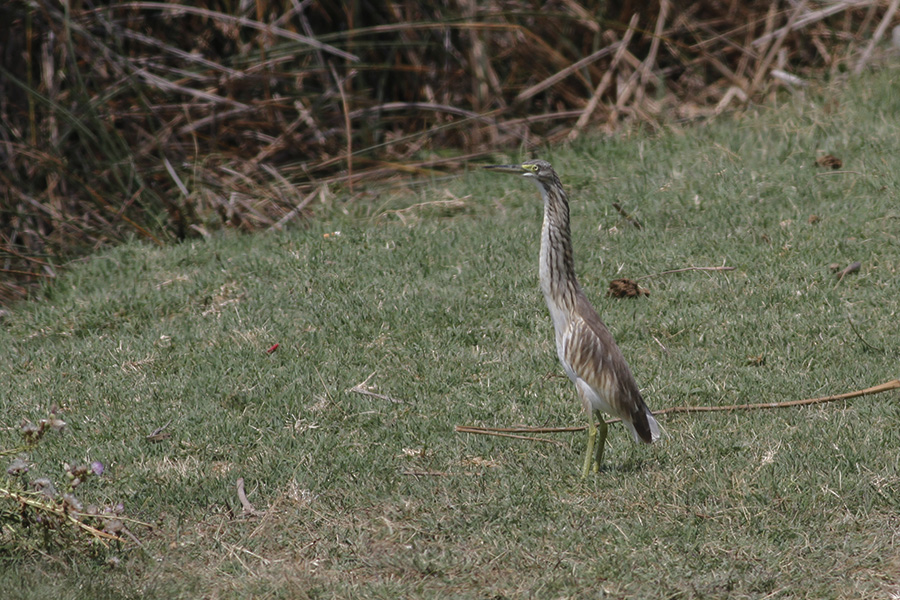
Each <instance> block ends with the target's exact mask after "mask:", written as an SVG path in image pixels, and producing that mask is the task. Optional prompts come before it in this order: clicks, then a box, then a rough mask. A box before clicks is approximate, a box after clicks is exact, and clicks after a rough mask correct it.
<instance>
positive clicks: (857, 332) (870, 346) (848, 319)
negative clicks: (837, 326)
mask: <svg viewBox="0 0 900 600" xmlns="http://www.w3.org/2000/svg"><path fill="white" fill-rule="evenodd" d="M847 322H848V323H850V329H852V330H853V333H855V334H856V337H858V338H859V341H861V342H862V343H863V344H865V345H866V346H868V347H869V348H871V349H872V350H877V351H878V352H884V348H878V347H877V346H873V345H872V344H870V343H869V342H867V341H866V340H865V339H864V338H863V336H862V335H860V333H859V331H857V330H856V325H854V323H853V319H851V318H850V315H847Z"/></svg>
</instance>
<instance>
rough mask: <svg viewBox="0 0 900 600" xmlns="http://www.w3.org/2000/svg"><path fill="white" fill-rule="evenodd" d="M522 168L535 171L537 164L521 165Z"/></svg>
mask: <svg viewBox="0 0 900 600" xmlns="http://www.w3.org/2000/svg"><path fill="white" fill-rule="evenodd" d="M522 168H523V169H526V170H528V171H531V172H532V173H537V170H538V166H537V165H522Z"/></svg>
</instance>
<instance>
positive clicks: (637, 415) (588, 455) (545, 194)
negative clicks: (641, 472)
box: [485, 159, 660, 477]
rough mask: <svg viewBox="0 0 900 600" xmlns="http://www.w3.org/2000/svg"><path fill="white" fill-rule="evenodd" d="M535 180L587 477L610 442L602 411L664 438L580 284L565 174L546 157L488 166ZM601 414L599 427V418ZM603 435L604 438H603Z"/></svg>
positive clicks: (544, 257) (550, 289) (548, 294)
mask: <svg viewBox="0 0 900 600" xmlns="http://www.w3.org/2000/svg"><path fill="white" fill-rule="evenodd" d="M485 169H490V170H492V171H497V172H500V173H513V174H516V175H522V176H523V177H525V178H527V179H530V180H531V181H533V182H534V183H535V185H537V187H538V189H539V190H540V191H541V197H542V198H543V200H544V225H543V229H542V231H541V258H540V278H541V290H542V291H543V292H544V299H545V300H546V301H547V308H548V309H550V318H551V320H552V321H553V329H554V330H555V331H556V353H557V355H558V356H559V360H560V362H561V363H562V366H563V368H564V369H565V370H566V374H567V375H568V376H569V379H571V380H572V383H574V384H575V389H576V390H578V395H579V396H580V397H581V401H582V404H583V405H584V410H585V412H586V413H587V415H588V419H589V425H588V440H587V449H586V451H585V456H584V469H583V470H582V475H581V476H582V477H587V475H588V473H590V472H591V470H592V469H593V471H594V472H597V471H598V470H599V468H600V461H601V460H602V459H603V450H604V447H605V446H606V433H607V425H606V421H605V420H604V417H603V414H602V413H607V414H609V415H612V416H614V417H618V418H620V419H622V422H623V423H625V425H626V426H628V428H629V429H630V430H631V433H632V435H634V440H635V441H636V442H644V443H645V444H651V443H653V442H655V441H656V440H658V439H659V435H660V433H659V424H658V423H657V422H656V419H655V418H653V414H652V413H651V412H650V409H649V408H647V405H646V404H644V399H643V398H642V397H641V392H640V390H638V387H637V383H636V382H635V381H634V376H633V375H632V374H631V369H630V368H629V367H628V363H627V362H625V357H624V356H622V351H621V350H619V347H618V346H617V345H616V342H615V340H614V339H613V336H612V334H611V333H610V332H609V330H608V329H607V328H606V325H604V324H603V321H601V320H600V316H599V315H598V314H597V311H595V310H594V307H592V306H591V304H590V302H588V299H587V297H586V296H585V295H584V292H583V291H582V290H581V286H580V285H578V280H577V279H576V277H575V262H574V260H573V258H572V236H571V233H570V231H569V201H568V198H567V196H566V192H565V191H564V190H563V186H562V183H560V181H559V176H558V175H557V174H556V171H554V170H553V167H552V166H551V165H550V163H548V162H547V161H545V160H539V159H538V160H529V161H526V162H524V163H522V164H520V165H491V166H487V167H485ZM595 417H599V420H600V424H599V427H598V426H596V425H594V418H595ZM598 433H599V439H598Z"/></svg>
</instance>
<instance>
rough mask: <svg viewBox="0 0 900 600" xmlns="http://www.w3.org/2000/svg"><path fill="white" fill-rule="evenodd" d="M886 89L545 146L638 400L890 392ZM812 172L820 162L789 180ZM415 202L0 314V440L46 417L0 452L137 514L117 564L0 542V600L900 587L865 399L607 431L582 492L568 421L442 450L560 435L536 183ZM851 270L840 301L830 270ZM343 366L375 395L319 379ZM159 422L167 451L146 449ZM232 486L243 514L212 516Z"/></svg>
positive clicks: (439, 191)
mask: <svg viewBox="0 0 900 600" xmlns="http://www.w3.org/2000/svg"><path fill="white" fill-rule="evenodd" d="M897 75H898V73H897V71H892V72H891V71H889V72H885V73H882V74H878V75H874V76H870V77H868V78H866V79H865V80H863V81H862V82H861V83H859V84H857V85H854V86H853V88H852V89H851V90H849V91H844V92H840V93H838V92H834V91H829V90H825V91H823V92H821V93H820V94H819V93H817V94H814V95H810V96H807V97H805V98H802V99H799V100H797V101H794V102H788V103H786V104H785V105H783V106H778V107H769V108H766V109H759V110H758V111H755V112H751V113H748V114H746V115H743V116H741V117H739V118H736V119H735V121H734V122H723V123H720V124H715V125H710V126H705V127H696V128H693V129H689V130H686V131H673V132H667V133H665V134H661V135H658V136H648V135H643V134H635V135H633V136H631V137H623V138H620V139H608V140H602V139H596V140H593V141H586V142H584V143H582V144H581V145H579V146H578V147H576V148H574V149H571V150H563V149H560V150H558V151H554V152H551V153H550V154H549V155H548V154H545V155H544V157H545V158H548V159H550V160H551V161H552V162H554V164H555V166H556V167H557V170H558V171H559V172H560V173H561V176H562V178H563V181H564V182H565V183H566V184H567V186H568V188H569V190H570V196H571V200H572V217H573V238H574V245H575V255H576V269H577V271H578V273H579V274H580V277H581V281H582V284H583V286H584V287H585V289H586V291H587V293H588V295H589V297H590V298H591V299H592V301H593V302H594V303H595V306H596V307H597V308H598V310H599V312H600V313H601V315H602V316H603V317H604V319H605V320H606V322H607V324H608V325H609V326H610V328H611V330H612V331H613V333H614V334H615V335H616V337H617V339H618V341H619V344H620V346H622V348H623V351H624V353H625V355H626V357H627V358H628V360H629V362H630V363H631V366H632V368H633V370H634V372H635V375H636V377H637V379H638V382H639V384H640V385H641V387H642V389H643V390H644V392H645V397H646V398H647V401H648V403H649V404H650V406H651V407H652V408H654V409H662V408H666V407H671V406H686V405H724V404H734V403H743V402H775V401H784V400H796V399H801V398H807V397H812V396H819V395H827V394H832V393H840V392H846V391H851V390H855V389H859V388H864V387H868V386H870V385H875V384H878V383H882V382H885V381H888V380H890V379H893V378H896V377H898V375H900V370H898V366H897V365H898V354H900V352H898V346H897V340H898V339H900V338H898V334H900V331H898V329H900V326H898V323H900V318H898V313H900V293H898V292H900V284H898V281H900V279H898V275H900V273H898V269H900V208H898V203H897V199H898V192H900V185H898V178H900V98H898V96H897V95H896V92H895V88H896V85H895V84H894V81H896V78H897ZM824 152H831V153H834V154H836V155H838V156H840V157H841V158H842V159H843V161H844V167H843V169H842V171H843V172H841V173H835V172H831V171H827V172H826V171H824V170H822V169H821V168H818V167H816V166H814V159H815V157H816V155H817V153H824ZM513 158H518V157H513ZM445 188H448V189H449V190H450V192H451V193H452V194H454V195H455V196H457V197H460V198H463V199H464V201H465V203H466V207H465V209H464V210H463V211H462V212H459V213H456V214H453V215H450V214H447V213H442V212H441V211H430V210H428V209H427V208H419V209H415V210H410V211H407V212H405V213H402V215H403V219H402V220H401V219H400V218H399V217H398V216H397V215H396V213H390V212H388V213H387V214H385V215H383V216H381V217H378V218H376V217H374V212H381V211H385V210H388V209H396V208H402V206H405V205H408V204H410V203H411V202H410V201H409V199H408V198H407V199H406V200H395V199H393V198H387V199H385V200H383V201H380V204H378V205H377V210H373V217H372V218H361V217H359V216H357V217H346V216H338V215H340V214H341V210H340V209H341V208H345V209H346V210H347V211H349V212H351V213H352V212H354V211H356V212H359V209H358V208H357V207H354V206H345V207H342V206H340V202H338V206H336V207H334V210H333V211H332V213H329V215H325V216H323V217H322V218H321V219H319V220H317V221H316V222H315V223H313V224H312V226H311V227H310V228H309V229H308V230H304V231H295V232H292V233H289V234H278V235H254V236H236V235H229V236H224V237H218V238H215V239H213V240H210V241H206V242H193V243H185V244H183V245H180V246H176V247H172V248H167V249H163V250H160V249H155V248H149V247H146V246H143V245H139V244H132V245H126V246H123V247H120V248H118V249H116V250H113V251H110V252H107V253H104V254H102V255H99V256H96V257H94V258H92V259H91V260H90V261H89V262H87V263H86V264H84V265H83V266H80V267H78V268H74V269H72V270H71V271H70V272H68V273H67V275H66V276H65V277H64V278H62V279H61V280H59V281H57V282H56V283H54V284H53V286H52V287H49V288H47V289H46V290H45V292H44V293H43V296H42V297H41V298H40V299H38V300H36V301H34V302H32V303H29V304H22V305H19V306H17V307H15V309H14V310H13V311H12V312H11V314H9V315H7V316H5V317H3V319H2V321H0V323H2V325H0V347H2V348H4V349H5V350H4V351H3V352H2V353H0V372H2V373H3V374H4V375H3V377H2V378H0V408H2V412H0V414H2V420H3V425H4V430H3V432H2V433H0V442H2V446H0V447H11V446H15V445H17V444H18V439H17V434H16V433H15V429H16V427H17V426H18V424H19V422H20V421H21V420H22V419H23V418H26V417H27V418H30V419H32V420H35V419H38V418H41V417H42V416H45V415H46V413H47V411H48V409H49V407H50V406H51V405H54V404H56V405H58V406H60V407H61V412H60V415H61V417H62V418H63V419H64V420H66V421H67V422H68V423H69V427H68V430H67V431H66V432H64V433H63V434H57V435H53V434H48V437H47V438H46V439H45V440H44V442H43V443H42V444H41V446H39V447H38V448H37V449H35V450H34V451H32V452H29V453H27V455H26V456H27V458H28V459H29V461H30V462H31V463H32V469H31V472H30V473H29V476H32V475H34V476H37V474H46V475H49V476H53V477H57V476H59V475H60V474H61V473H62V468H61V466H60V465H61V463H62V462H63V461H73V460H101V461H103V462H104V463H105V464H106V465H107V472H106V473H105V474H104V475H103V476H102V477H100V478H97V479H94V480H92V481H89V482H88V483H86V484H85V490H84V492H83V493H84V495H85V496H93V497H94V498H96V499H97V501H100V502H119V501H121V502H123V503H124V504H125V507H126V511H127V513H128V514H129V515H130V516H133V517H136V518H139V519H141V520H143V521H147V522H150V523H153V524H154V528H153V529H152V530H146V529H144V528H141V527H139V526H135V527H133V528H132V530H133V532H134V533H135V535H136V536H137V537H138V538H139V539H140V540H141V542H142V544H143V547H142V548H140V549H138V548H135V547H133V546H128V547H123V548H112V549H110V550H109V551H99V552H97V553H93V554H92V553H87V554H84V553H81V552H77V551H76V550H74V549H69V550H67V549H66V548H62V549H59V548H57V549H53V550H51V551H47V552H44V553H37V552H23V551H21V550H17V546H16V544H15V540H10V539H9V534H8V533H6V534H5V536H4V537H2V538H0V541H2V542H3V544H2V545H0V590H3V596H4V597H10V598H46V597H55V598H132V597H145V598H201V597H202V598H251V597H253V598H331V597H376V598H398V597H422V598H447V597H459V598H514V597H515V598H518V597H534V598H596V597H613V598H624V597H639V598H723V597H733V598H816V599H820V598H889V597H892V596H891V595H892V594H894V595H896V594H898V593H900V583H898V582H900V559H898V556H900V552H898V548H897V532H898V528H900V430H898V424H900V402H898V394H897V393H896V392H891V393H888V394H884V395H880V396H871V397H865V398H860V399H856V400H853V401H849V402H837V403H828V404H823V405H818V406H814V407H806V408H792V409H781V410H774V411H759V412H729V413H716V414H686V415H680V416H671V417H668V418H666V417H661V422H662V424H663V426H664V427H665V429H666V430H667V433H668V436H667V438H666V439H665V441H664V443H662V444H658V445H654V446H652V447H645V446H636V445H634V444H633V442H632V441H631V440H630V437H629V436H627V435H626V434H625V432H624V431H623V430H622V429H621V428H619V427H618V426H615V425H614V426H612V427H611V431H610V442H609V444H610V445H609V447H608V449H607V453H606V470H605V471H604V472H602V473H601V474H599V475H597V476H595V477H592V478H591V479H589V480H587V481H585V482H582V481H580V479H579V472H580V464H581V463H580V459H581V452H582V450H583V443H584V439H583V435H584V434H582V433H577V434H564V435H557V436H556V437H555V439H557V440H559V441H560V442H562V444H561V445H553V444H546V443H538V442H528V441H517V440H509V439H501V438H494V437H487V436H474V435H463V434H458V433H455V432H454V426H455V425H466V424H484V425H492V426H508V425H515V424H528V425H546V426H568V425H576V424H578V425H581V424H584V422H585V417H584V416H583V415H582V414H581V410H580V403H579V402H578V401H577V399H576V396H575V392H574V389H573V387H572V386H571V384H570V383H569V382H568V380H567V379H565V377H564V376H562V371H561V368H560V367H559V366H558V363H557V360H556V356H555V350H554V348H553V342H552V332H551V325H550V321H549V318H548V316H547V314H546V309H545V307H544V305H543V299H542V298H541V296H540V292H539V290H538V285H537V251H538V231H539V228H540V218H541V206H540V201H539V198H538V195H537V192H536V190H535V189H534V188H533V186H531V185H529V184H528V183H527V182H525V181H522V180H516V179H513V178H511V177H508V176H498V175H495V174H491V173H485V172H480V171H477V170H475V169H474V166H473V170H472V172H471V173H469V174H467V175H466V176H465V177H461V178H460V179H459V180H456V181H452V182H435V184H434V186H433V187H430V188H428V189H425V190H421V192H420V193H419V197H417V198H415V199H414V200H413V202H428V201H431V200H435V199H444V198H446V196H445V194H444V189H445ZM613 201H618V202H620V203H621V204H622V205H623V206H624V207H625V208H626V210H628V211H630V212H632V213H633V214H634V216H635V217H637V218H638V219H639V220H640V221H641V222H642V223H643V225H644V228H643V229H642V230H640V231H639V230H637V229H635V228H633V227H631V226H630V225H629V224H628V223H627V222H626V221H624V220H623V219H622V218H621V217H620V216H619V215H618V213H617V212H616V211H615V210H614V209H613V207H612V205H611V203H612V202H613ZM404 202H405V204H403V203H404ZM810 215H816V216H817V217H818V222H816V223H812V224H811V223H810V222H809V217H810ZM335 230H340V231H341V234H340V235H339V236H334V235H329V236H327V237H326V236H325V234H326V233H331V232H333V231H335ZM855 260H858V261H860V262H861V263H862V267H861V269H860V271H859V272H858V273H855V274H851V275H848V276H847V277H846V278H845V279H844V280H843V281H840V282H838V281H837V280H836V278H835V276H834V275H833V274H832V273H831V271H830V270H829V269H828V265H829V264H830V263H835V262H836V263H840V264H841V266H842V267H843V266H846V265H847V264H849V263H850V262H852V261H855ZM720 265H728V266H734V267H736V269H735V270H734V271H728V272H716V273H702V272H686V273H677V274H669V275H658V276H655V277H652V278H649V279H645V280H642V281H641V283H642V284H644V285H645V286H647V287H649V288H650V291H651V295H650V297H649V298H642V299H640V300H614V299H611V298H607V297H606V296H605V294H604V292H605V288H606V285H607V283H608V281H609V280H610V279H613V278H616V277H623V276H624V277H631V278H637V277H640V276H643V275H649V274H655V273H660V272H661V271H665V270H667V269H674V268H682V267H687V266H720ZM851 321H852V325H851ZM854 328H855V329H856V332H854ZM274 343H278V344H280V346H279V348H278V349H277V350H276V351H275V352H273V353H271V354H267V353H266V350H267V349H268V348H269V347H270V346H271V345H272V344H274ZM760 356H761V358H759V357H760ZM366 379H368V381H369V385H371V386H373V387H374V391H376V392H377V393H380V394H383V395H386V396H389V397H390V398H393V399H394V400H396V401H390V400H385V399H381V398H376V397H373V396H367V395H361V394H358V393H354V392H351V391H349V390H350V389H351V388H352V387H353V386H355V385H356V384H358V383H360V382H362V381H364V380H366ZM167 423H169V425H168V430H169V431H170V432H171V433H172V436H171V437H170V438H168V439H166V440H163V441H161V442H156V443H154V442H151V441H148V440H146V439H145V436H146V435H147V434H149V433H150V432H151V431H153V430H154V429H155V428H157V427H159V426H162V425H165V424H167ZM238 477H243V478H244V479H245V480H246V489H247V494H248V497H249V500H250V502H252V503H253V504H254V506H255V507H256V508H257V509H259V510H261V511H265V514H264V516H261V517H257V518H246V517H240V516H239V515H240V511H241V506H240V503H239V502H238V498H237V493H236V491H235V481H236V480H237V478H238ZM110 556H114V557H116V558H118V559H120V561H121V562H120V563H119V565H118V566H116V567H111V566H109V565H108V564H107V560H108V558H109V557H110Z"/></svg>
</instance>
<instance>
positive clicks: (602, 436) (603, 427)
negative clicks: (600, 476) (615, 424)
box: [591, 410, 609, 473]
mask: <svg viewBox="0 0 900 600" xmlns="http://www.w3.org/2000/svg"><path fill="white" fill-rule="evenodd" d="M594 414H595V415H597V417H599V418H600V426H599V427H597V431H598V433H599V435H598V438H599V439H598V440H597V441H596V442H595V443H596V444H597V458H596V460H594V473H596V472H597V471H599V470H600V463H601V462H603V451H604V450H606V433H607V431H608V430H609V425H607V424H606V419H605V418H604V417H603V413H601V412H600V411H599V410H598V411H597V412H596V413H594ZM593 421H594V419H593V417H592V418H591V422H592V423H593Z"/></svg>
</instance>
